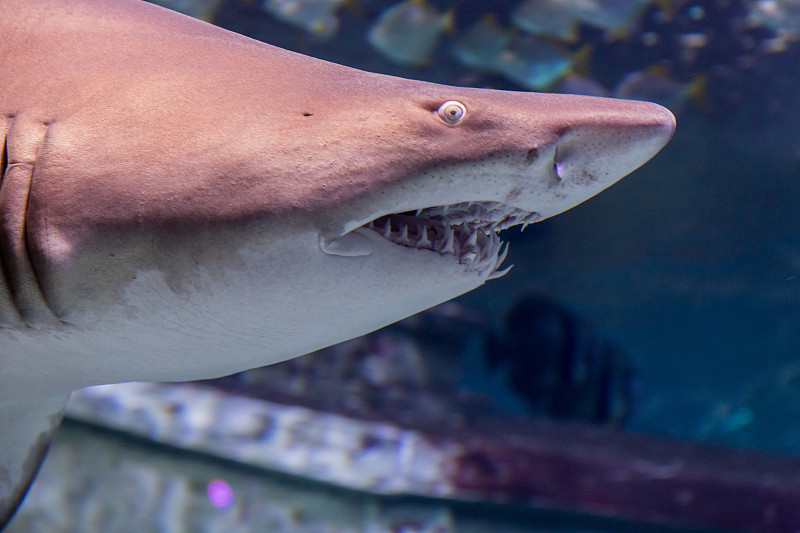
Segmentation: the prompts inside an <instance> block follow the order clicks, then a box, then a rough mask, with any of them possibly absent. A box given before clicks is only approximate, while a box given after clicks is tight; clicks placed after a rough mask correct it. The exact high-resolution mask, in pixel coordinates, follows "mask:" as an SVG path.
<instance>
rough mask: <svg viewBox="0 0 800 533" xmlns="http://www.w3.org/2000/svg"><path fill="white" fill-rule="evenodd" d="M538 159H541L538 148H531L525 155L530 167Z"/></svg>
mask: <svg viewBox="0 0 800 533" xmlns="http://www.w3.org/2000/svg"><path fill="white" fill-rule="evenodd" d="M538 158H539V149H538V148H531V149H530V150H528V153H527V154H525V162H526V163H528V164H529V165H530V164H533V162H534V161H536V160H537V159H538Z"/></svg>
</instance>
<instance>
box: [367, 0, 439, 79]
mask: <svg viewBox="0 0 800 533" xmlns="http://www.w3.org/2000/svg"><path fill="white" fill-rule="evenodd" d="M452 28H453V12H452V11H447V12H445V13H442V12H440V11H439V10H438V9H436V7H434V6H431V5H429V4H427V3H426V2H425V0H405V1H404V2H400V3H399V4H396V5H394V6H392V7H390V8H388V9H386V10H385V11H384V12H383V13H381V15H380V16H379V17H378V20H377V21H376V22H375V24H374V25H373V26H372V28H370V30H369V33H368V34H367V41H369V43H370V44H371V45H372V46H374V47H375V49H376V50H377V51H378V52H380V53H381V54H382V55H383V56H385V57H386V58H387V59H389V60H391V61H393V62H395V63H398V64H400V65H409V66H414V67H421V66H425V65H427V64H428V63H429V61H430V56H431V53H432V52H433V50H434V48H436V45H437V44H438V42H439V37H440V36H441V34H442V32H443V31H450V30H452Z"/></svg>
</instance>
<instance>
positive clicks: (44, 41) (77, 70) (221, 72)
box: [0, 0, 665, 325]
mask: <svg viewBox="0 0 800 533" xmlns="http://www.w3.org/2000/svg"><path fill="white" fill-rule="evenodd" d="M0 7H2V8H3V10H4V11H6V12H11V13H15V12H24V13H26V16H25V18H24V19H23V20H20V19H16V18H14V17H3V18H2V20H0V33H2V35H3V39H2V42H1V43H0V69H2V72H25V73H26V75H24V76H6V77H5V78H4V80H3V86H2V88H0V135H3V136H4V137H5V147H6V148H5V152H6V159H7V170H6V181H4V183H3V186H2V190H0V212H2V213H3V216H2V227H1V228H0V230H1V231H2V234H3V236H4V239H3V242H4V245H3V247H2V248H3V249H2V257H3V265H4V269H5V272H4V278H5V280H6V287H5V290H6V294H5V296H2V294H0V308H2V309H0V320H2V321H3V323H5V324H11V325H15V324H16V325H18V324H20V323H22V322H24V323H28V324H33V325H36V324H48V323H55V322H57V321H58V320H59V319H60V318H63V317H65V316H67V315H68V313H69V310H70V307H71V306H75V305H80V302H81V301H82V300H84V299H85V300H94V301H96V300H97V299H107V300H109V301H111V300H113V299H114V298H115V295H116V293H117V291H119V290H120V287H121V286H122V285H123V284H124V283H125V282H127V281H128V280H130V279H132V277H133V275H134V273H135V272H136V271H137V270H144V269H146V268H148V267H153V266H156V267H158V268H159V269H161V270H162V271H164V272H166V273H167V277H168V279H169V278H170V276H169V272H170V271H172V270H174V272H175V276H174V278H175V279H176V280H177V279H179V278H180V275H179V273H180V271H181V268H180V267H179V266H178V265H176V266H175V268H174V269H171V267H170V262H171V261H175V259H174V257H176V254H174V252H175V247H176V242H177V243H181V242H182V243H184V244H185V246H186V248H185V250H184V251H185V253H186V254H193V255H194V256H195V257H199V256H202V257H203V259H204V260H205V261H213V256H214V254H215V253H219V251H209V250H207V249H205V248H204V247H203V245H202V243H203V242H208V240H209V239H208V233H209V232H210V234H216V232H222V233H225V229H226V228H228V227H229V226H230V225H241V224H245V223H253V224H267V225H268V222H269V220H270V219H272V218H274V217H290V216H292V213H293V212H295V213H302V212H306V211H311V210H315V209H316V208H318V207H320V206H322V205H329V204H330V203H331V201H332V200H335V201H338V202H346V201H348V200H350V199H353V198H357V197H361V196H368V195H369V194H370V193H371V192H375V190H377V189H378V188H379V187H381V186H383V185H385V184H386V183H390V182H397V181H399V180H401V179H402V178H403V177H404V176H407V175H409V174H411V173H415V172H419V171H422V170H424V169H426V168H428V167H430V166H431V165H434V164H438V163H446V162H452V161H469V160H474V159H475V158H476V154H478V155H480V154H485V155H487V156H489V155H493V154H499V153H517V152H522V153H535V149H536V148H537V147H538V146H540V145H543V144H547V143H550V142H553V141H554V140H555V139H556V138H557V137H558V135H560V134H561V133H563V132H564V131H565V130H566V129H568V128H570V127H571V126H572V125H581V126H586V125H591V124H596V125H598V127H600V126H603V127H608V126H609V125H613V124H618V125H620V126H623V127H624V126H626V125H630V126H631V127H637V128H641V127H648V124H646V123H643V122H642V117H643V116H647V114H648V113H650V114H651V115H652V127H654V128H663V127H664V122H665V116H664V111H663V110H661V109H660V108H657V107H656V106H652V105H651V104H646V103H634V102H622V101H613V100H608V101H605V102H604V103H603V105H602V106H599V105H598V104H597V101H596V100H595V99H593V98H590V97H585V98H581V97H575V96H558V95H542V94H533V93H527V94H524V95H522V94H521V93H509V92H499V91H488V90H481V89H467V88H456V87H445V86H440V85H434V84H427V83H421V82H416V81H409V80H404V79H400V78H392V77H388V76H381V75H376V74H370V73H365V72H361V71H357V70H354V69H350V68H347V67H343V66H339V65H335V64H331V63H327V62H324V61H319V60H315V59H312V58H308V57H305V56H301V55H297V54H294V53H291V52H288V51H285V50H281V49H278V48H275V47H272V46H269V45H266V44H263V43H260V42H257V41H254V40H251V39H248V38H246V37H243V36H240V35H237V34H233V33H231V32H228V31H226V30H223V29H220V28H216V27H213V26H210V25H207V24H203V23H200V22H198V21H195V20H192V19H189V18H187V17H183V16H180V15H176V14H173V13H171V12H168V11H166V10H164V9H161V8H158V7H156V6H152V5H149V4H146V3H144V2H130V1H125V0H81V1H77V2H68V1H66V0H0ZM98 34H99V35H101V36H102V39H98ZM53 42H56V43H58V45H57V48H56V49H53V46H52V43H53ZM98 42H103V43H104V44H103V45H102V46H98ZM31 65H35V66H36V68H35V70H34V71H31V68H30V66H31ZM450 99H456V100H459V101H461V102H463V103H464V104H465V105H466V106H467V109H468V115H467V118H466V120H464V121H463V123H462V124H460V125H459V126H458V127H452V126H448V125H447V124H445V123H444V122H443V121H441V120H440V119H439V118H438V117H437V115H436V109H437V108H438V107H439V105H441V103H442V102H443V101H445V100H450ZM409 117H411V118H412V119H414V120H409ZM354 122H357V123H358V124H359V126H358V128H357V129H354V128H353V123H354ZM98 147H100V149H98ZM531 150H533V152H531ZM443 154H446V155H443ZM364 169H368V171H369V174H368V175H365V174H364V172H365V171H364ZM9 170H13V172H9ZM120 174H124V176H125V179H119V175H120ZM9 177H13V178H14V179H13V180H10V179H8V178H9ZM376 178H377V179H376ZM222 197H224V198H225V199H226V201H225V202H224V203H221V202H220V198H222ZM166 234H171V236H170V238H164V235H166ZM235 241H236V238H235V236H234V237H232V238H231V239H230V241H229V242H230V244H231V249H233V246H235V244H236V242H235ZM178 246H180V245H178ZM181 256H182V257H185V256H184V255H183V254H181ZM154 261H155V262H157V263H158V264H156V265H154V264H153V262H154ZM176 283H179V282H177V281H176Z"/></svg>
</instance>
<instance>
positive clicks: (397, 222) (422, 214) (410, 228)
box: [367, 202, 540, 278]
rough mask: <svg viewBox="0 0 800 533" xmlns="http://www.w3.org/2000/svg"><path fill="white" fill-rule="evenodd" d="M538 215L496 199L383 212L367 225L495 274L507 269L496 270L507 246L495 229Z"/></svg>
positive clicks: (393, 238)
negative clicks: (402, 211) (384, 213)
mask: <svg viewBox="0 0 800 533" xmlns="http://www.w3.org/2000/svg"><path fill="white" fill-rule="evenodd" d="M539 218H540V216H539V214H538V213H532V212H528V211H524V210H522V209H519V208H516V207H511V206H507V205H505V204H501V203H499V202H474V203H473V202H469V203H460V204H453V205H446V206H436V207H427V208H424V209H418V210H417V211H416V214H415V215H411V214H393V215H386V216H383V217H380V218H378V219H376V220H373V221H372V222H370V223H369V224H368V225H367V226H368V227H369V228H372V229H373V230H375V231H377V232H378V233H380V234H381V235H383V236H384V237H385V238H386V239H389V240H390V241H392V242H395V243H397V244H400V245H403V246H408V247H413V248H422V249H426V250H434V251H436V252H439V253H442V254H452V255H455V256H456V258H457V260H458V262H459V263H460V264H463V265H465V266H467V268H468V269H469V270H471V271H476V272H478V273H480V274H481V275H485V276H487V277H489V278H494V277H500V276H502V275H503V274H505V273H506V272H507V271H508V270H509V269H505V270H503V271H502V272H498V271H497V269H498V268H499V267H500V265H501V264H502V263H503V261H504V260H505V258H506V254H507V252H508V246H506V247H505V248H504V249H502V250H501V248H502V247H503V243H502V241H501V240H500V238H499V237H498V235H497V231H499V230H502V229H505V228H508V227H510V226H514V225H517V224H523V225H527V224H529V223H531V222H535V221H537V220H539ZM523 227H524V226H523ZM509 268H510V267H509Z"/></svg>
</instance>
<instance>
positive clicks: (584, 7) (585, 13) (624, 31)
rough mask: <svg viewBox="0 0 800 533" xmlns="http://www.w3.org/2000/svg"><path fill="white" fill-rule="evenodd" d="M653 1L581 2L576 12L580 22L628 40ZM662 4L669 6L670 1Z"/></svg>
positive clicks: (588, 0) (610, 0) (582, 0)
mask: <svg viewBox="0 0 800 533" xmlns="http://www.w3.org/2000/svg"><path fill="white" fill-rule="evenodd" d="M652 2H653V0H580V1H578V2H577V3H578V4H579V8H578V9H577V10H576V16H577V18H578V20H580V21H581V22H583V23H584V24H586V25H587V26H592V27H595V28H599V29H602V30H606V31H607V35H608V36H610V37H615V38H627V37H628V36H629V35H630V34H631V33H632V32H633V31H634V30H635V28H636V23H637V21H638V19H639V17H640V15H641V13H642V10H643V9H644V8H645V7H646V6H647V5H648V4H651V3H652ZM660 3H662V4H664V5H665V6H668V5H669V4H670V2H669V1H668V0H662V1H661V2H660Z"/></svg>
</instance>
